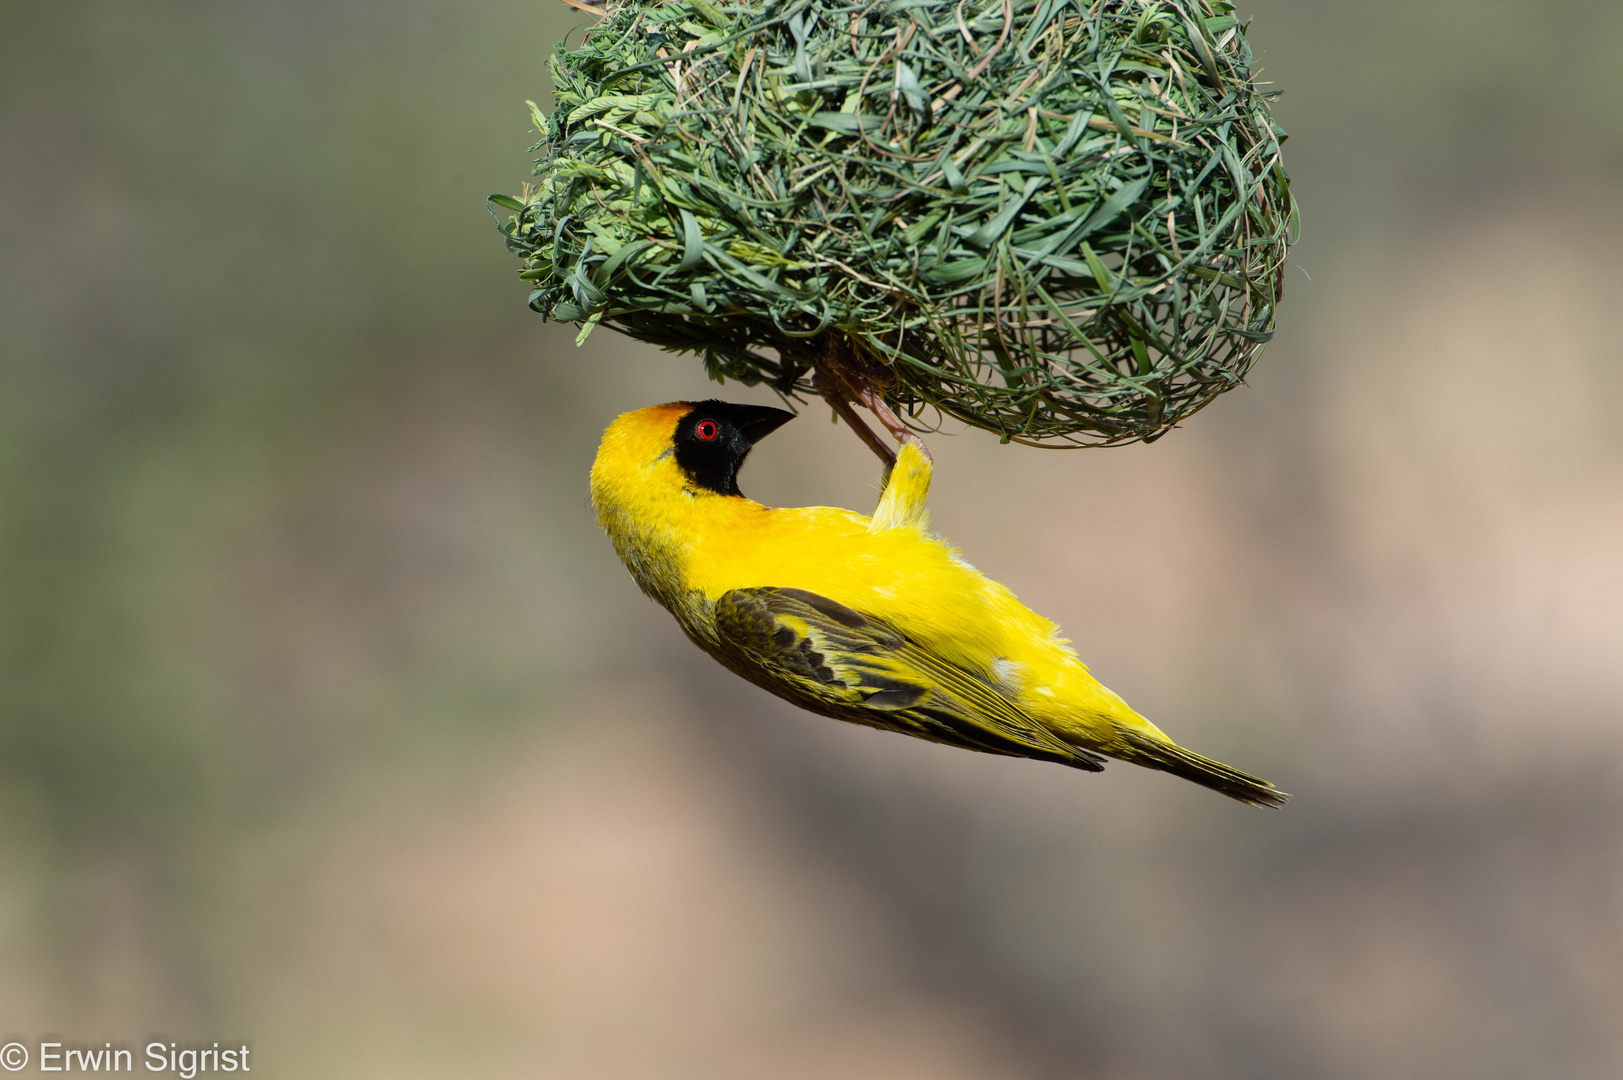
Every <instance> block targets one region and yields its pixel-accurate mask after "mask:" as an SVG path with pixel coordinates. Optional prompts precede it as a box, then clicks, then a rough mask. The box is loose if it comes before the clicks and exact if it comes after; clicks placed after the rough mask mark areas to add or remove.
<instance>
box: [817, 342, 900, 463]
mask: <svg viewBox="0 0 1623 1080" xmlns="http://www.w3.org/2000/svg"><path fill="white" fill-rule="evenodd" d="M841 382H842V380H840V379H839V378H838V377H837V376H835V375H833V374H832V373H831V372H830V371H829V369H828V368H826V367H824V366H823V365H822V364H821V363H819V364H818V365H817V370H816V371H814V372H813V373H812V385H813V386H815V387H816V388H817V392H818V393H819V394H822V395H823V400H824V401H826V402H828V403H829V405H830V406H832V407H833V409H834V412H835V413H836V414H838V416H839V418H840V419H841V420H844V421H845V422H846V424H848V425H849V426H850V428H851V430H852V431H854V432H856V433H857V436H858V437H859V438H861V439H862V441H863V442H865V443H867V444H868V449H870V450H872V451H873V452H874V453H875V454H877V455H879V460H880V461H882V462H884V463H885V470H886V472H889V471H890V468H891V466H892V465H895V464H896V454H895V453H894V452H893V451H892V450H891V448H890V447H888V446H886V445H885V441H884V440H883V439H881V438H880V437H879V436H878V435H876V434H875V433H874V429H873V428H871V427H869V426H868V425H867V424H865V423H863V421H862V417H860V416H858V415H857V411H856V410H855V409H853V408H852V407H851V402H850V401H849V400H848V399H847V398H846V396H845V387H844V386H843V385H841Z"/></svg>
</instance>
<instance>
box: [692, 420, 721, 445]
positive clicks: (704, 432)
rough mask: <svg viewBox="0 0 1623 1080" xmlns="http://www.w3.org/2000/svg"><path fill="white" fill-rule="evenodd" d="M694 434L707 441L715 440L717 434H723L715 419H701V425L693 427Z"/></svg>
mask: <svg viewBox="0 0 1623 1080" xmlns="http://www.w3.org/2000/svg"><path fill="white" fill-rule="evenodd" d="M693 434H695V435H697V436H698V437H699V438H701V439H703V440H704V441H705V442H715V441H716V436H717V435H720V434H721V429H720V428H718V427H717V426H716V422H715V421H714V420H700V421H699V426H698V427H696V428H694V429H693Z"/></svg>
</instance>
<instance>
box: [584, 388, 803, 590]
mask: <svg viewBox="0 0 1623 1080" xmlns="http://www.w3.org/2000/svg"><path fill="white" fill-rule="evenodd" d="M792 419H794V414H793V413H790V412H785V411H784V410H782V409H773V408H768V407H766V406H763V405H733V404H729V403H728V402H725V401H675V402H671V403H670V404H668V405H655V406H652V407H651V408H647V409H638V410H637V411H636V412H628V413H625V414H624V415H622V416H620V417H617V418H616V419H615V421H614V423H612V424H610V425H609V427H608V430H607V431H605V432H604V433H603V442H602V443H601V444H600V445H599V446H598V448H597V460H596V461H595V462H593V463H592V508H593V509H594V510H595V511H596V512H597V520H598V524H600V525H602V526H603V529H604V531H605V532H607V533H608V534H609V539H611V540H612V541H614V546H615V549H616V550H617V551H619V553H620V557H621V558H622V559H624V560H625V561H626V565H627V566H630V567H631V569H632V573H633V574H635V575H636V576H637V578H638V580H639V581H642V582H643V583H644V588H649V584H648V581H647V573H645V571H650V572H651V570H652V568H651V567H650V566H648V563H649V561H650V560H654V561H657V562H664V561H666V560H667V559H669V558H674V557H675V555H676V553H675V552H674V550H673V547H675V546H680V545H681V543H682V537H683V535H684V533H685V532H686V531H688V527H689V526H690V525H691V521H692V517H691V514H692V512H693V510H694V504H695V503H696V502H697V501H701V500H709V499H729V500H731V499H742V498H743V494H742V493H741V492H740V491H739V490H738V469H739V467H740V466H741V465H743V463H744V458H745V457H746V456H747V455H748V454H749V452H750V448H751V447H752V446H754V445H755V443H756V442H757V441H758V440H760V439H763V438H765V437H766V436H767V435H769V434H771V433H772V432H773V431H775V430H776V429H777V428H778V427H780V426H781V425H782V424H784V423H785V422H786V421H789V420H792Z"/></svg>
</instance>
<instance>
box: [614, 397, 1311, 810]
mask: <svg viewBox="0 0 1623 1080" xmlns="http://www.w3.org/2000/svg"><path fill="white" fill-rule="evenodd" d="M793 415H794V414H792V413H788V412H785V411H783V410H782V409H773V408H768V407H765V406H760V405H735V404H729V403H727V402H723V401H700V402H685V401H684V402H674V403H672V404H669V405H657V406H654V407H653V408H648V409H639V410H638V411H636V412H629V413H626V414H625V415H623V416H621V417H619V418H618V419H616V420H615V421H614V423H612V424H610V425H609V428H608V430H607V431H606V432H604V434H603V442H602V445H601V446H600V447H599V448H598V452H597V460H596V462H594V463H593V465H592V506H593V508H594V509H595V510H596V512H597V519H598V522H599V523H600V524H601V525H602V526H603V529H604V531H606V532H607V533H608V534H609V539H610V540H612V541H613V542H614V548H615V551H617V552H618V553H619V555H620V558H621V560H622V561H623V562H624V563H625V564H626V566H627V568H629V569H630V571H631V574H632V576H633V577H634V578H636V579H637V584H638V585H640V586H641V587H642V590H643V592H645V593H647V594H648V595H649V596H651V597H652V598H653V599H655V600H657V601H659V603H660V604H662V605H664V607H665V608H666V609H667V610H669V611H670V613H671V614H672V615H674V616H676V621H677V622H678V623H680V624H681V626H682V629H683V630H684V631H686V632H687V635H688V637H689V638H691V639H692V640H693V642H694V644H696V645H698V646H699V648H701V649H703V650H704V651H705V652H707V653H709V654H710V655H711V656H713V657H715V658H716V659H717V660H719V661H721V663H722V664H724V665H726V666H727V667H728V668H729V669H731V670H732V671H733V672H735V673H737V674H738V675H741V676H743V677H744V678H746V679H748V680H749V681H750V682H752V683H754V684H756V685H757V686H759V687H761V688H763V689H765V690H769V691H771V692H772V693H774V694H776V695H778V696H779V697H781V698H784V699H786V700H788V701H792V702H794V703H795V704H796V705H799V706H801V707H803V708H806V709H809V710H811V711H812V712H815V713H820V714H822V715H824V716H831V717H834V718H836V719H840V720H849V721H853V722H855V723H858V724H866V725H868V726H869V727H876V728H882V729H884V730H886V731H897V732H901V733H902V734H904V735H913V736H915V737H917V738H921V739H929V740H931V741H933V742H939V743H946V744H948V745H949V746H959V747H963V748H964V749H966V750H979V751H982V752H983V753H989V754H1004V755H1008V756H1011V757H1027V758H1036V759H1038V760H1041V761H1057V762H1060V763H1061V764H1065V765H1070V766H1073V767H1075V768H1079V769H1086V770H1088V771H1090V772H1098V771H1100V770H1101V769H1103V768H1104V760H1105V758H1106V757H1112V758H1118V759H1120V760H1122V761H1130V762H1132V763H1134V764H1135V765H1144V766H1147V767H1148V768H1152V769H1160V770H1163V771H1165V772H1169V773H1172V774H1174V775H1176V776H1181V777H1183V778H1185V779H1187V780H1193V781H1194V782H1195V783H1197V784H1204V785H1205V786H1206V787H1209V788H1212V789H1213V790H1215V791H1220V792H1222V793H1223V794H1224V795H1228V796H1230V797H1231V798H1235V799H1239V800H1241V801H1242V802H1247V803H1252V804H1254V805H1258V806H1279V805H1280V804H1282V803H1283V802H1284V801H1285V800H1286V799H1287V798H1289V796H1288V795H1286V794H1285V793H1284V792H1282V791H1280V790H1278V789H1277V788H1275V787H1274V786H1273V785H1272V784H1270V783H1268V782H1267V781H1266V780H1259V779H1258V778H1257V777H1254V776H1248V775H1247V774H1245V773H1243V772H1240V771H1238V770H1237V769H1231V768H1229V767H1228V766H1227V765H1223V764H1220V763H1218V762H1216V761H1212V760H1210V759H1209V758H1204V757H1201V756H1200V755H1199V754H1194V753H1191V752H1190V751H1188V750H1185V749H1184V748H1183V747H1181V746H1179V745H1178V744H1177V743H1175V742H1173V741H1172V740H1171V739H1170V738H1168V737H1167V736H1166V735H1165V734H1164V733H1163V732H1162V731H1161V730H1160V729H1159V728H1157V727H1156V726H1155V725H1154V724H1152V723H1150V722H1149V721H1148V720H1146V719H1144V718H1143V717H1142V716H1140V715H1138V713H1136V712H1134V711H1133V710H1132V709H1131V708H1129V707H1128V705H1127V703H1126V702H1125V701H1123V700H1122V699H1121V698H1120V697H1118V696H1117V695H1116V694H1114V693H1112V692H1111V691H1110V690H1108V689H1106V688H1105V687H1104V686H1102V685H1100V684H1099V682H1098V681H1097V680H1096V679H1094V677H1093V676H1092V675H1090V674H1089V673H1088V669H1087V667H1086V666H1085V665H1084V664H1083V663H1082V661H1081V660H1080V659H1079V658H1078V657H1077V655H1076V653H1075V652H1074V651H1073V650H1072V649H1071V648H1070V646H1069V644H1068V643H1067V641H1066V640H1065V639H1064V638H1062V637H1060V635H1059V627H1058V626H1056V625H1055V624H1054V623H1052V622H1050V621H1049V620H1047V619H1045V618H1043V617H1042V616H1040V615H1038V614H1036V613H1035V612H1033V611H1032V610H1030V609H1029V608H1027V607H1026V606H1025V605H1023V604H1021V603H1020V601H1019V600H1017V599H1015V596H1014V594H1013V593H1012V592H1010V591H1009V590H1008V589H1007V588H1005V587H1004V586H1002V585H999V584H998V583H997V582H995V581H993V580H991V579H990V578H988V577H986V575H984V574H982V573H981V572H980V571H978V570H976V569H975V568H974V567H973V566H970V565H969V563H967V562H966V561H964V559H963V557H962V556H960V555H959V554H958V552H957V550H956V549H954V548H953V546H952V545H951V544H949V543H948V542H947V541H945V540H943V539H942V538H941V537H939V536H937V535H936V534H935V533H933V532H931V531H930V525H929V518H928V515H927V513H926V511H925V509H924V499H925V496H926V495H927V494H928V492H929V488H930V471H931V467H930V459H929V456H928V455H927V454H926V453H925V452H924V451H923V449H922V447H921V446H920V445H919V444H918V443H917V442H916V441H908V442H904V443H903V445H902V447H901V451H900V453H899V455H898V456H897V459H896V465H895V467H894V468H893V469H892V470H891V474H890V477H889V481H888V483H887V484H886V486H885V489H884V493H883V495H882V496H881V497H880V500H879V506H878V509H876V510H875V511H874V514H873V516H872V517H864V516H862V515H861V514H857V513H852V512H851V511H849V510H841V509H837V508H834V507H826V506H808V507H786V508H781V509H780V508H773V507H768V506H762V505H761V504H760V503H757V502H754V501H753V500H751V499H748V498H745V497H744V495H743V494H742V493H741V492H740V491H739V490H738V470H739V467H740V466H741V465H743V463H744V458H745V456H746V455H747V454H748V453H749V452H750V448H751V447H752V446H754V445H755V443H756V442H758V441H759V440H760V439H762V438H764V437H765V436H767V435H768V434H770V433H771V432H773V431H774V430H776V429H777V428H778V427H779V426H781V425H782V424H783V423H784V422H786V421H788V420H790V419H792V418H793Z"/></svg>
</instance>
